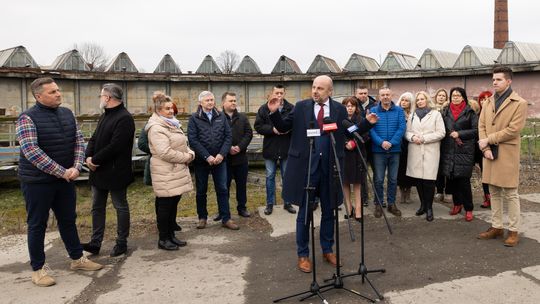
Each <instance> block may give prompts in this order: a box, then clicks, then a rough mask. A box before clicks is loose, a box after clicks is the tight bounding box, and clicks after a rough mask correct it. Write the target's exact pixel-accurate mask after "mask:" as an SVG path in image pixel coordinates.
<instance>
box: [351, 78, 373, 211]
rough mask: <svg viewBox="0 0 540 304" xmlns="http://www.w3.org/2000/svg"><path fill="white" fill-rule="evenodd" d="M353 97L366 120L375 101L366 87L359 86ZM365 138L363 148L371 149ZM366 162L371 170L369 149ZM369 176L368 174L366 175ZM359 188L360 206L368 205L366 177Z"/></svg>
mask: <svg viewBox="0 0 540 304" xmlns="http://www.w3.org/2000/svg"><path fill="white" fill-rule="evenodd" d="M354 97H356V99H357V100H358V104H359V105H360V107H359V110H360V115H361V116H362V117H363V118H366V115H367V114H369V112H371V108H373V107H375V106H376V105H377V101H376V100H375V99H374V98H373V97H371V96H369V90H368V88H367V87H366V86H359V87H357V88H356V90H355V92H354ZM366 136H367V138H365V139H364V140H365V144H364V145H365V146H366V147H371V138H370V137H369V133H366ZM366 157H367V159H366V161H367V162H368V164H369V165H370V166H371V168H372V169H373V152H371V149H366ZM366 169H367V168H366ZM367 174H369V172H368V173H367ZM360 185H361V188H362V204H364V206H368V205H369V195H368V192H369V191H368V189H369V188H370V187H369V185H368V184H367V180H366V175H364V176H363V177H362V181H361V182H360Z"/></svg>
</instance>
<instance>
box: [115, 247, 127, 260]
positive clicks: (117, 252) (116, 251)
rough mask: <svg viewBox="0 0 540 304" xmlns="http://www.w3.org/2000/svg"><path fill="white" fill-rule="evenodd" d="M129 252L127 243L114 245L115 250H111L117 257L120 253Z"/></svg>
mask: <svg viewBox="0 0 540 304" xmlns="http://www.w3.org/2000/svg"><path fill="white" fill-rule="evenodd" d="M126 252H127V245H118V244H116V245H114V248H113V250H112V251H111V257H112V258H114V257H117V256H119V255H122V254H125V253H126Z"/></svg>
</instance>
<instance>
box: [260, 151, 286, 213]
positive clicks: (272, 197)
mask: <svg viewBox="0 0 540 304" xmlns="http://www.w3.org/2000/svg"><path fill="white" fill-rule="evenodd" d="M278 161H279V171H280V172H281V180H282V183H283V176H284V175H285V170H286V168H287V160H286V159H279V160H278V159H265V160H264V165H265V167H266V206H272V205H274V204H275V203H276V170H277V164H278Z"/></svg>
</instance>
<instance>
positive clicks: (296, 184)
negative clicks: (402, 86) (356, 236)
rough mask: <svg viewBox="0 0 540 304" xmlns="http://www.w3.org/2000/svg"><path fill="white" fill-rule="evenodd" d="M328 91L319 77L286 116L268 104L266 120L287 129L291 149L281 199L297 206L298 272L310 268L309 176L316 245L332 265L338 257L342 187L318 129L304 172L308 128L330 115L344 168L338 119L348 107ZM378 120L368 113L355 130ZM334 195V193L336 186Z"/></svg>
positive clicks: (276, 104) (273, 101)
mask: <svg viewBox="0 0 540 304" xmlns="http://www.w3.org/2000/svg"><path fill="white" fill-rule="evenodd" d="M332 92H333V82H332V79H331V78H330V77H328V76H326V75H323V76H318V77H317V78H315V79H314V80H313V85H312V88H311V97H312V98H310V99H306V100H302V101H299V102H297V103H296V105H295V107H294V110H293V111H292V112H291V114H290V115H288V116H287V117H286V118H285V119H282V117H281V115H279V112H278V108H279V101H278V99H277V98H273V99H271V100H270V101H269V102H268V109H269V111H270V113H271V114H270V119H271V120H272V123H273V124H274V126H275V127H276V129H277V130H278V131H279V132H288V131H291V132H292V134H291V147H290V148H289V161H288V164H287V166H288V168H287V170H286V171H285V176H284V180H283V198H284V199H285V200H286V201H290V202H294V203H295V204H298V205H299V206H300V210H299V212H298V216H297V218H296V245H297V254H298V269H299V270H300V271H303V272H311V261H310V260H309V258H308V256H309V246H308V244H309V225H306V223H305V208H306V205H307V201H308V200H312V198H311V197H310V198H306V197H305V190H304V187H305V185H306V182H307V177H308V174H309V176H310V186H311V187H314V188H315V193H314V194H315V195H317V196H318V197H319V198H320V201H321V211H322V216H321V226H320V227H321V228H320V243H321V249H322V252H323V259H324V260H325V261H326V262H328V263H330V264H332V265H334V266H336V264H337V259H336V255H335V254H334V253H333V249H332V246H333V244H334V221H333V218H334V216H333V208H335V207H336V206H335V205H336V204H338V205H339V204H341V203H342V202H343V196H342V194H343V193H342V191H341V187H335V184H334V178H333V170H331V168H332V167H333V164H334V157H333V156H332V152H331V151H332V146H331V142H330V135H329V134H328V133H326V132H322V133H321V136H317V137H315V139H314V144H313V151H312V154H311V161H312V163H311V171H309V172H308V161H309V156H310V155H309V152H310V147H309V140H308V137H307V135H306V133H307V130H308V129H314V127H315V129H318V128H321V129H322V127H323V120H324V118H325V117H329V118H330V119H331V120H332V121H334V122H336V124H337V130H336V131H335V132H334V136H335V140H336V153H337V158H338V160H339V164H340V165H341V166H343V157H344V154H345V152H344V151H345V134H346V133H347V129H346V128H345V127H344V126H343V123H342V122H343V120H345V119H347V110H346V109H345V107H344V106H343V105H342V104H340V103H339V102H337V101H335V100H333V99H332V98H330V96H331V95H332ZM376 122H377V116H376V115H375V114H370V115H368V116H367V119H365V120H362V123H361V124H360V126H358V127H359V133H364V132H366V131H367V130H369V128H370V127H371V125H372V124H374V123H376ZM336 188H339V190H338V193H337V197H335V196H334V194H335V193H334V192H333V191H336V190H337V189H336Z"/></svg>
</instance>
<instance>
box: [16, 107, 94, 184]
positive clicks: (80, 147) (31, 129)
mask: <svg viewBox="0 0 540 304" xmlns="http://www.w3.org/2000/svg"><path fill="white" fill-rule="evenodd" d="M76 126H77V133H76V142H75V159H74V161H73V167H74V168H75V169H77V170H79V172H80V171H81V169H82V165H83V162H84V138H83V135H82V132H81V130H80V129H79V125H78V124H76ZM15 131H16V133H17V140H18V141H19V145H20V146H21V152H22V154H23V155H24V157H25V158H26V159H27V160H28V161H29V162H30V163H32V165H34V166H36V168H38V169H39V170H41V171H43V172H45V173H47V174H50V175H53V176H56V177H58V178H62V177H63V176H64V174H65V173H66V170H67V169H69V168H64V167H62V166H61V165H60V164H58V163H57V162H55V161H54V160H52V159H51V158H50V157H49V156H48V155H47V154H45V152H44V151H43V150H42V149H41V148H40V147H39V145H38V134H37V130H36V126H35V125H34V122H33V121H32V119H31V118H30V117H29V116H28V115H25V114H23V115H21V116H20V117H19V119H18V120H17V126H16V129H15Z"/></svg>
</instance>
